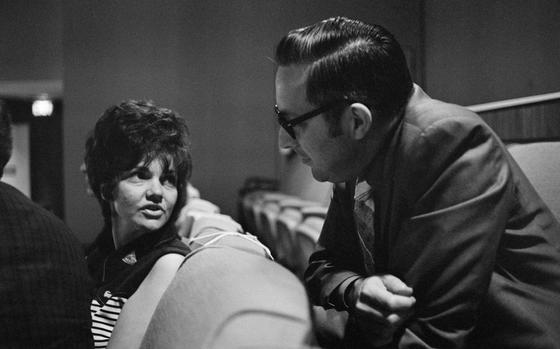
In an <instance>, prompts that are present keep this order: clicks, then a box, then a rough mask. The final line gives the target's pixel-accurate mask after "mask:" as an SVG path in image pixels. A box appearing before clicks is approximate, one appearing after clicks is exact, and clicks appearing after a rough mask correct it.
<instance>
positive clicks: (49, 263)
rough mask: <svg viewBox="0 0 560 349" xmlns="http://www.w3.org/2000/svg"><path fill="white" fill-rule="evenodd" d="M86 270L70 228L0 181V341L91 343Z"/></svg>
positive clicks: (62, 345) (10, 345) (2, 343)
mask: <svg viewBox="0 0 560 349" xmlns="http://www.w3.org/2000/svg"><path fill="white" fill-rule="evenodd" d="M87 275H88V273H87V269H86V265H85V259H84V255H83V252H82V249H81V247H80V245H79V244H78V241H77V240H76V239H75V237H74V236H73V235H72V233H71V232H70V230H69V229H68V228H67V227H66V226H65V225H64V224H63V223H62V222H61V221H60V220H59V219H57V218H56V217H55V216H54V215H52V214H51V213H49V212H47V211H46V210H44V209H43V208H41V207H39V206H38V205H36V204H35V203H33V202H32V201H31V200H29V199H28V198H27V197H26V196H24V195H23V194H22V193H20V192H19V191H18V190H17V189H15V188H13V187H12V186H10V185H8V184H5V183H2V182H0V300H1V303H0V347H2V348H90V347H91V346H92V336H91V333H90V323H91V319H90V315H89V287H90V285H89V281H88V280H89V279H88V276H87Z"/></svg>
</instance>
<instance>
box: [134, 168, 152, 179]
mask: <svg viewBox="0 0 560 349" xmlns="http://www.w3.org/2000/svg"><path fill="white" fill-rule="evenodd" d="M150 177H151V174H150V172H149V171H145V170H141V169H139V170H135V171H132V172H131V173H130V176H129V178H130V179H132V180H134V179H138V180H146V179H150Z"/></svg>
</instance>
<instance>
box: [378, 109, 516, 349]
mask: <svg viewBox="0 0 560 349" xmlns="http://www.w3.org/2000/svg"><path fill="white" fill-rule="evenodd" d="M405 156H409V158H407V159H406V160H405V161H404V163H407V164H409V165H407V166H406V167H407V168H408V169H409V170H408V171H410V173H409V176H407V175H403V176H402V178H409V179H410V180H408V182H407V181H403V185H402V186H401V187H400V188H399V189H398V190H404V191H407V192H408V193H409V194H411V195H409V197H411V198H412V200H413V201H411V202H409V205H410V207H411V212H412V214H410V215H408V217H404V218H405V219H404V221H403V224H402V225H401V226H400V229H399V231H398V232H397V233H396V234H395V233H394V232H389V234H390V236H391V238H390V239H389V240H390V241H389V242H388V246H389V247H388V250H389V254H388V271H389V273H391V274H394V275H396V276H398V277H400V278H401V279H402V280H404V281H405V282H406V283H407V284H408V285H410V286H411V287H413V289H414V295H415V297H416V299H417V302H416V309H415V315H414V317H413V318H411V321H410V322H409V323H408V324H406V329H405V330H404V333H403V334H402V336H400V337H399V338H397V339H396V343H395V344H397V345H398V347H399V348H434V347H445V348H462V347H465V346H466V340H467V336H468V334H469V333H470V332H471V331H472V330H473V328H474V326H475V324H476V318H477V310H478V307H479V305H480V303H481V300H482V298H483V297H484V296H485V294H486V291H487V289H488V285H489V282H490V279H491V276H492V272H493V269H494V264H495V259H496V254H497V250H498V245H499V242H500V237H501V235H502V234H503V232H504V231H505V227H506V223H507V218H508V214H509V212H510V210H511V209H512V207H511V203H512V202H513V200H512V199H511V197H512V194H513V186H512V178H511V171H510V168H509V165H508V162H507V160H506V155H505V151H504V148H503V146H502V145H501V144H500V142H499V140H498V139H497V137H495V136H494V135H493V133H492V131H491V130H490V129H489V128H488V127H487V126H486V125H485V124H484V123H482V122H481V121H480V119H479V118H477V117H470V115H467V116H464V115H463V116H458V117H455V118H446V119H443V120H440V121H437V122H435V123H433V124H431V125H430V126H429V127H427V128H425V129H423V130H420V132H418V136H417V138H416V141H415V142H413V146H412V147H411V150H410V151H408V152H406V154H405ZM402 171H404V170H402ZM398 176H399V175H398V173H397V178H398ZM403 194H406V193H404V192H402V193H401V195H403Z"/></svg>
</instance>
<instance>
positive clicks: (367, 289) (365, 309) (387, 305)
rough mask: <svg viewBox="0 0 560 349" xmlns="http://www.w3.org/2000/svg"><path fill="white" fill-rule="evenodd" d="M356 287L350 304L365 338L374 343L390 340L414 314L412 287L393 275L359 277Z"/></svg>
mask: <svg viewBox="0 0 560 349" xmlns="http://www.w3.org/2000/svg"><path fill="white" fill-rule="evenodd" d="M353 286H354V287H353V289H352V290H351V294H350V303H351V307H352V308H353V316H354V318H355V321H356V323H357V325H358V328H359V330H360V331H361V333H362V335H363V336H364V339H365V340H366V341H367V342H368V343H370V344H371V345H373V346H381V345H385V344H389V343H391V341H392V340H393V335H394V334H395V332H396V331H397V330H398V329H399V328H400V327H401V326H402V324H403V323H404V322H405V321H406V320H407V319H408V318H409V317H410V316H411V315H412V313H413V306H414V304H415V303H416V299H415V298H414V297H413V296H412V288H410V287H408V286H407V285H406V284H405V283H404V282H402V281H401V280H400V279H399V278H397V277H395V276H393V275H376V276H371V277H368V278H365V279H360V280H357V281H356V282H355V283H354V285H353ZM352 305H353V306H352Z"/></svg>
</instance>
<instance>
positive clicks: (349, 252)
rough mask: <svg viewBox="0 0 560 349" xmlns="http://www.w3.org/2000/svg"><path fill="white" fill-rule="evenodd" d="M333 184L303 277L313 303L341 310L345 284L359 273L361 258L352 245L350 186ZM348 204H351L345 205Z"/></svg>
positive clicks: (361, 269) (358, 275) (343, 306)
mask: <svg viewBox="0 0 560 349" xmlns="http://www.w3.org/2000/svg"><path fill="white" fill-rule="evenodd" d="M348 187H351V184H349V185H348V186H345V185H336V186H335V187H334V193H333V198H332V200H331V203H330V205H329V210H328V212H327V217H326V219H325V223H324V224H323V229H322V231H321V236H320V238H319V243H318V248H317V250H316V251H315V252H314V253H313V254H312V255H311V257H310V259H309V267H308V268H307V270H306V272H305V280H306V285H307V289H308V292H309V295H310V297H311V300H312V302H313V303H314V304H317V305H321V306H323V307H325V308H335V309H337V310H344V309H346V308H347V306H346V304H344V300H343V295H344V291H345V290H346V287H347V286H348V285H349V284H350V283H351V282H352V281H354V280H356V279H357V278H359V277H360V274H361V273H363V268H362V260H361V256H360V253H359V251H357V250H356V248H355V246H356V244H357V241H355V233H354V231H355V227H354V219H353V217H352V215H351V212H349V211H348V205H352V204H353V195H352V192H351V190H349V189H348ZM349 207H352V206H349Z"/></svg>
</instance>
